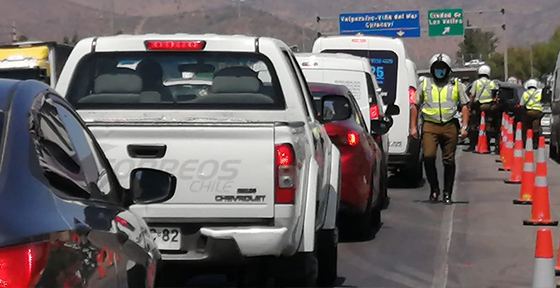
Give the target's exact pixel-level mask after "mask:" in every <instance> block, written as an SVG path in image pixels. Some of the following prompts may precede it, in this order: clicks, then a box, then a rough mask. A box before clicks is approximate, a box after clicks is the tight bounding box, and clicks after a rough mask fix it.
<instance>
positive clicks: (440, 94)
mask: <svg viewBox="0 0 560 288" xmlns="http://www.w3.org/2000/svg"><path fill="white" fill-rule="evenodd" d="M430 74H431V76H432V77H426V79H425V80H424V81H423V82H422V91H420V93H417V95H416V101H415V105H413V107H412V115H411V119H412V120H411V127H410V131H411V135H412V137H414V138H417V137H418V130H417V128H416V127H417V126H416V125H417V120H416V119H417V115H418V110H419V109H420V111H421V113H422V117H423V119H424V124H423V127H422V130H423V133H422V134H423V135H422V141H423V145H424V166H425V168H426V177H427V178H428V182H429V183H430V201H432V202H437V201H438V198H439V194H440V188H439V181H438V177H437V170H436V151H437V147H438V145H441V150H442V154H443V166H444V169H445V171H444V187H443V194H444V196H443V197H444V202H445V203H446V204H448V205H449V204H451V193H452V192H453V182H454V180H455V151H456V149H457V142H458V141H459V132H460V134H461V137H465V136H466V135H467V123H468V120H469V111H468V109H467V106H466V105H467V104H468V103H469V98H468V97H467V95H466V94H465V91H464V90H463V86H462V85H461V82H460V81H459V80H458V79H451V77H450V74H451V58H450V57H449V56H447V55H445V54H441V53H440V54H436V55H434V56H433V57H432V58H431V59H430ZM459 109H462V110H461V111H462V127H460V125H459V119H457V118H456V115H457V113H458V112H459Z"/></svg>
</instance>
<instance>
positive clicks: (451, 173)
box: [443, 161, 455, 205]
mask: <svg viewBox="0 0 560 288" xmlns="http://www.w3.org/2000/svg"><path fill="white" fill-rule="evenodd" d="M443 168H444V171H443V202H445V204H446V205H451V194H452V193H453V185H454V182H455V162H448V161H444V163H443Z"/></svg>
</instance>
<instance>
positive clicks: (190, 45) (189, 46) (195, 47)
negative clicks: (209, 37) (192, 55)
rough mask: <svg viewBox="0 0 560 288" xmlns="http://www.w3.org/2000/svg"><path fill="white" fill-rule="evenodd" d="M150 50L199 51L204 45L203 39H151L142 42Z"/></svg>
mask: <svg viewBox="0 0 560 288" xmlns="http://www.w3.org/2000/svg"><path fill="white" fill-rule="evenodd" d="M144 45H146V49H148V50H150V51H201V50H203V49H204V47H206V42H205V41H152V40H148V41H146V42H144Z"/></svg>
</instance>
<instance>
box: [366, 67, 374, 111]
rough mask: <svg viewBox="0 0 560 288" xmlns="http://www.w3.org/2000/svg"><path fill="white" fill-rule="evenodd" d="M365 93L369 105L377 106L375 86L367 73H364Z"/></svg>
mask: <svg viewBox="0 0 560 288" xmlns="http://www.w3.org/2000/svg"><path fill="white" fill-rule="evenodd" d="M366 83H367V92H368V97H369V105H377V95H376V92H375V85H374V84H373V79H372V78H371V75H370V74H369V73H366Z"/></svg>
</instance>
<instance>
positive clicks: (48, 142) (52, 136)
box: [29, 95, 91, 199]
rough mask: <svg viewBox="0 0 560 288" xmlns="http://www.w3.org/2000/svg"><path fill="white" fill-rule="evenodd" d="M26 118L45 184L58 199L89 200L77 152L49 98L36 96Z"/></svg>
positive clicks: (88, 192) (85, 180) (87, 188)
mask: <svg viewBox="0 0 560 288" xmlns="http://www.w3.org/2000/svg"><path fill="white" fill-rule="evenodd" d="M29 115H30V116H29V117H30V119H29V123H30V129H29V133H30V138H31V141H32V142H33V147H34V153H35V155H36V156H37V160H38V163H37V164H38V167H39V168H40V171H41V173H42V174H43V176H44V177H45V178H46V180H47V181H48V185H50V186H51V187H52V188H53V191H54V192H55V193H60V194H61V196H66V197H71V198H81V199H90V198H91V193H90V190H89V187H88V185H87V179H86V176H85V173H84V171H83V169H82V163H81V162H80V159H79V157H78V152H77V150H76V148H75V146H74V143H72V140H71V138H70V135H69V133H68V131H67V130H66V127H65V125H64V123H63V121H62V119H61V117H60V115H59V112H58V109H57V108H56V107H55V106H54V103H53V102H52V99H50V98H45V97H44V96H43V95H40V96H38V97H36V98H35V100H34V101H33V104H32V107H31V109H30V113H29Z"/></svg>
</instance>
